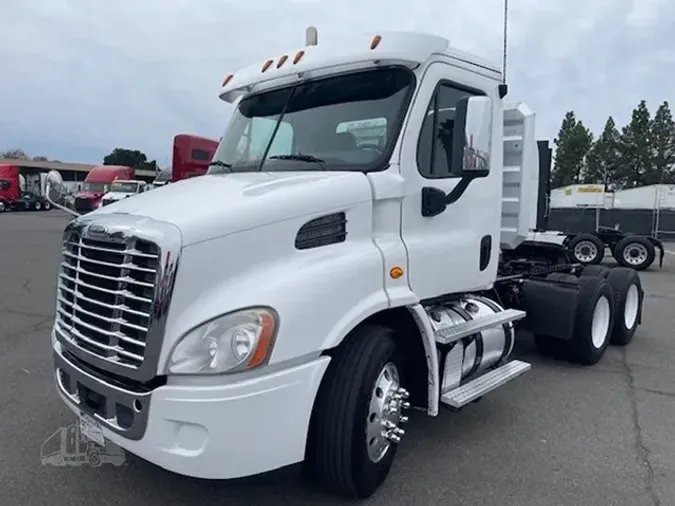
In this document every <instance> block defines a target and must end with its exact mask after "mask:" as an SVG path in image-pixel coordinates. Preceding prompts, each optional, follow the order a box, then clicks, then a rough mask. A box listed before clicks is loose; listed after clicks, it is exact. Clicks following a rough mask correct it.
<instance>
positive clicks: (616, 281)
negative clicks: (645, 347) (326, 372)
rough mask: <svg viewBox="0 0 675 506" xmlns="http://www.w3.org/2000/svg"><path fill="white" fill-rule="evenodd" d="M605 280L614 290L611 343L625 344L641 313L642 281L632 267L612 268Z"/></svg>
mask: <svg viewBox="0 0 675 506" xmlns="http://www.w3.org/2000/svg"><path fill="white" fill-rule="evenodd" d="M607 281H608V282H609V285H610V286H611V287H612V291H613V292H614V330H613V331H612V337H611V340H610V343H611V344H616V345H619V346H625V345H627V344H628V343H629V342H630V341H631V340H632V339H633V336H634V335H635V331H636V330H637V326H638V324H639V323H640V315H641V314H642V300H643V292H642V283H641V282H640V276H639V275H638V273H637V272H635V271H634V270H633V269H628V268H625V267H617V268H616V269H612V270H611V272H610V274H609V276H608V278H607Z"/></svg>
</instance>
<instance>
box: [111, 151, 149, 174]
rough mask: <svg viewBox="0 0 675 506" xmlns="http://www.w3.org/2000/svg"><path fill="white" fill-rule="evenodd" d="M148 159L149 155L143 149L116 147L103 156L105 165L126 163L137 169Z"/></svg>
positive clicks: (127, 165) (125, 164)
mask: <svg viewBox="0 0 675 506" xmlns="http://www.w3.org/2000/svg"><path fill="white" fill-rule="evenodd" d="M147 161H148V157H147V156H145V153H143V152H142V151H138V150H131V149H124V148H115V149H113V150H112V152H111V153H110V154H109V155H107V156H106V157H105V158H103V165H124V166H126V167H133V168H134V169H136V168H138V167H139V166H140V165H143V164H144V163H146V162H147Z"/></svg>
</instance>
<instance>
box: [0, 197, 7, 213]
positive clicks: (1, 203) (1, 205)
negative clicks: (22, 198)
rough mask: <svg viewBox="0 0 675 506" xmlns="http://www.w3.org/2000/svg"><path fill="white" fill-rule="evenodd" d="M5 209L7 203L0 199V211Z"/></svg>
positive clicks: (2, 211)
mask: <svg viewBox="0 0 675 506" xmlns="http://www.w3.org/2000/svg"><path fill="white" fill-rule="evenodd" d="M6 210H7V205H6V204H5V203H4V202H3V201H2V200H0V213H4V212H5V211H6Z"/></svg>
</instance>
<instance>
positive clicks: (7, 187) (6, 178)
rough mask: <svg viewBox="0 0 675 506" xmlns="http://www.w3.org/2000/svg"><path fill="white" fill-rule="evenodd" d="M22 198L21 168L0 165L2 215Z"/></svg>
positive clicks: (0, 205) (0, 210)
mask: <svg viewBox="0 0 675 506" xmlns="http://www.w3.org/2000/svg"><path fill="white" fill-rule="evenodd" d="M20 197H21V187H20V184H19V167H18V166H16V165H5V164H2V165H0V213H2V212H5V211H7V210H8V209H10V206H11V205H13V203H14V202H16V201H17V200H19V199H20Z"/></svg>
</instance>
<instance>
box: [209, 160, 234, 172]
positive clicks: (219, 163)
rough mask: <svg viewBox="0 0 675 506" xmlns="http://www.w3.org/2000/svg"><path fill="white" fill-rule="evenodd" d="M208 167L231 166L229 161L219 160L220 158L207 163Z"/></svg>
mask: <svg viewBox="0 0 675 506" xmlns="http://www.w3.org/2000/svg"><path fill="white" fill-rule="evenodd" d="M210 167H223V168H224V169H231V168H232V164H231V163H227V162H223V161H221V160H216V161H214V162H211V163H210V164H209V168H210ZM223 172H229V171H223Z"/></svg>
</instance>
